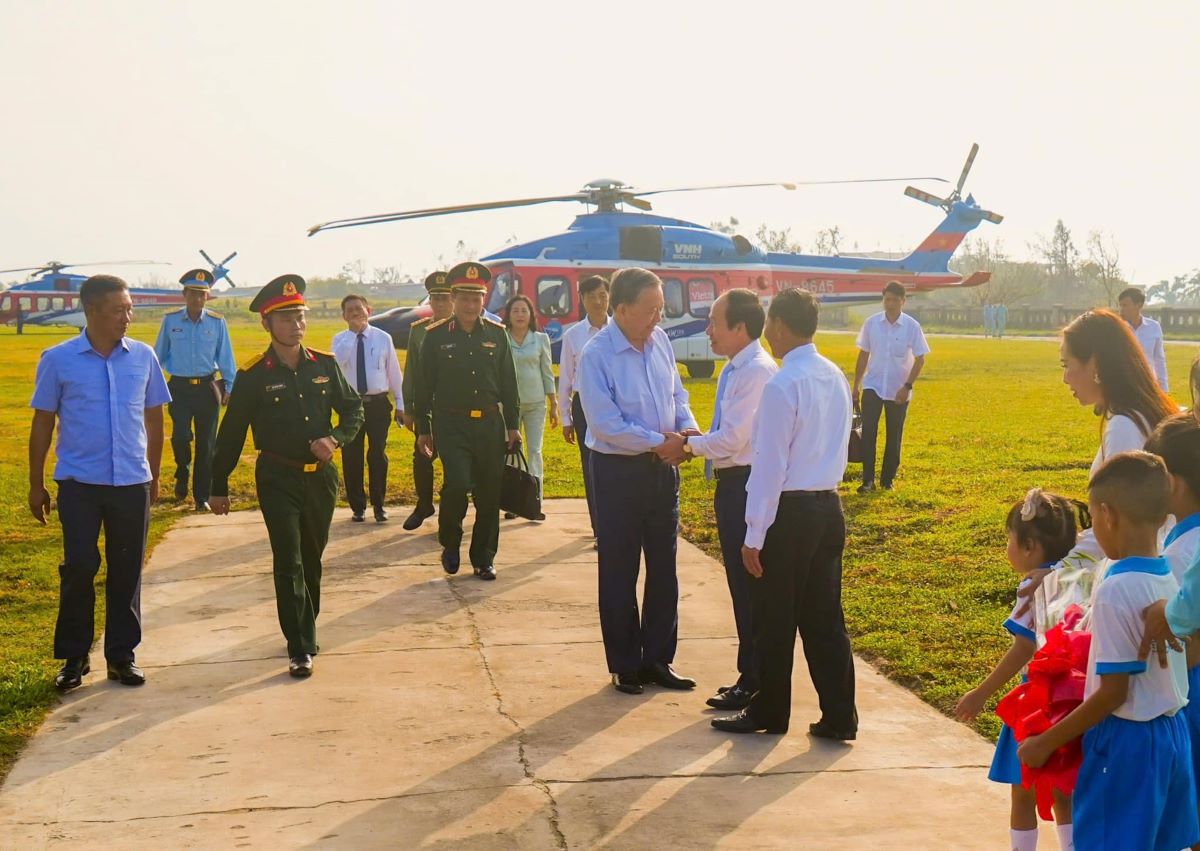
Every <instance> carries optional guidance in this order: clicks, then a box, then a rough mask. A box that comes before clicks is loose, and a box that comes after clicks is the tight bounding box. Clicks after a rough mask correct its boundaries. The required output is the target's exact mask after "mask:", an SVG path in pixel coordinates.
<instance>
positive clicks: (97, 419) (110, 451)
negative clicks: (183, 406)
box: [29, 331, 171, 486]
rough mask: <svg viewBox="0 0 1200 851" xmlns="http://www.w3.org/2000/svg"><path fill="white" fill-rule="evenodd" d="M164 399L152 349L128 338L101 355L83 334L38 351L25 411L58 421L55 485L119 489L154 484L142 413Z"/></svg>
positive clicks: (164, 388)
mask: <svg viewBox="0 0 1200 851" xmlns="http://www.w3.org/2000/svg"><path fill="white" fill-rule="evenodd" d="M170 401H171V393H170V391H169V390H167V382H166V381H165V380H164V379H163V374H162V368H161V367H160V366H159V363H158V357H157V356H155V354H154V349H152V348H151V347H150V346H147V345H146V344H145V343H141V342H138V341H137V340H130V339H129V338H127V337H126V338H122V340H121V342H120V343H119V344H118V345H117V346H116V348H114V349H113V350H112V352H111V354H109V356H108V357H104V356H103V355H101V354H100V353H99V352H97V351H96V350H95V349H94V348H93V347H92V343H91V340H89V339H88V336H87V331H81V332H80V333H79V336H78V337H73V338H72V339H70V340H67V341H65V342H63V343H59V344H58V345H57V346H52V347H51V348H49V349H46V351H44V352H42V357H41V360H40V361H38V367H37V379H36V381H35V383H34V388H33V399H32V400H31V401H30V403H29V406H30V407H31V408H35V409H36V410H39V411H48V412H50V413H52V414H55V415H56V416H57V417H58V443H57V445H56V446H55V451H56V454H57V456H58V463H57V465H56V466H55V468H54V478H55V480H56V481H62V480H64V479H74V480H75V481H77V482H83V483H85V484H92V485H113V486H123V485H137V484H142V483H144V482H148V481H150V479H151V478H152V476H151V474H150V462H149V461H148V460H147V459H146V446H147V438H146V422H145V411H146V409H147V408H157V407H159V406H161V405H165V404H166V403H167V402H170Z"/></svg>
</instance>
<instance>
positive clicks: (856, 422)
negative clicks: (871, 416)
mask: <svg viewBox="0 0 1200 851" xmlns="http://www.w3.org/2000/svg"><path fill="white" fill-rule="evenodd" d="M862 420H863V418H862V409H861V408H860V407H858V405H855V406H854V414H853V415H852V416H851V417H850V443H849V445H848V446H847V447H846V463H847V464H861V463H862V460H863V445H862Z"/></svg>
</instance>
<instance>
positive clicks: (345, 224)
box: [308, 192, 589, 236]
mask: <svg viewBox="0 0 1200 851" xmlns="http://www.w3.org/2000/svg"><path fill="white" fill-rule="evenodd" d="M588 197H589V196H588V195H587V194H586V193H583V192H575V193H572V194H570V195H548V196H546V197H543V198H514V199H512V200H509V201H485V202H482V203H478V204H456V205H454V206H451V207H430V208H428V209H425V210H407V211H405V212H401V213H380V214H378V215H374V216H357V217H355V218H352V219H335V220H334V221H331V222H322V223H321V224H319V225H313V226H312V227H311V228H309V229H308V235H309V236H312V235H314V234H316V233H319V232H320V231H323V230H336V229H338V228H352V227H358V226H359V225H375V224H380V223H381V222H403V221H408V220H409V219H427V218H432V217H433V216H448V215H450V214H451V213H475V212H478V211H480V210H501V209H505V208H509V207H530V206H533V205H534V204H551V203H554V202H556V201H586V200H588Z"/></svg>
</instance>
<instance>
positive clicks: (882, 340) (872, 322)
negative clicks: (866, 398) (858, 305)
mask: <svg viewBox="0 0 1200 851" xmlns="http://www.w3.org/2000/svg"><path fill="white" fill-rule="evenodd" d="M857 345H858V347H859V348H860V349H862V350H863V351H864V352H866V353H867V354H869V355H870V358H869V359H868V361H867V374H866V376H865V377H864V378H863V384H862V386H863V389H865V390H874V391H875V392H876V393H877V394H879V398H880V399H883V400H885V401H888V402H894V401H896V393H898V392H899V390H900V388H901V387H903V386H904V385H905V383H906V382H907V381H908V376H909V374H910V373H911V372H912V368H913V363H914V362H915V361H916V359H917V358H918V357H921V356H922V355H927V354H929V343H927V342H926V341H925V332H924V331H922V330H921V323H919V322H917V320H915V319H913V318H912V317H911V316H909V315H908V314H907V313H901V314H900V318H899V319H897V320H896V321H895V322H894V323H893V322H888V319H887V314H886V313H884V312H880V313H876V314H875V315H874V316H871V317H869V318H868V319H867V321H866V322H864V323H863V324H862V328H861V329H860V330H859V332H858V341H857Z"/></svg>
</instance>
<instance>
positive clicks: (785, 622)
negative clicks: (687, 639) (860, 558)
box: [747, 491, 858, 730]
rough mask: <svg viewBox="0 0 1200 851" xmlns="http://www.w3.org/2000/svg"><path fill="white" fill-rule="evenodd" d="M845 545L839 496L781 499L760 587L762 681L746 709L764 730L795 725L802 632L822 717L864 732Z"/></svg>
mask: <svg viewBox="0 0 1200 851" xmlns="http://www.w3.org/2000/svg"><path fill="white" fill-rule="evenodd" d="M845 547H846V521H845V518H844V517H843V516H842V504H841V501H840V500H839V499H838V496H837V494H836V493H834V492H832V491H826V492H822V493H806V494H803V495H798V496H784V497H782V498H781V499H780V501H779V510H778V512H777V513H776V515H775V522H774V523H772V524H771V528H770V529H768V530H767V539H766V542H765V543H764V544H763V548H762V554H761V560H762V565H763V575H762V578H761V579H758V580H756V581H754V582H753V588H754V637H755V649H756V650H757V651H758V656H759V662H760V668H759V672H760V678H761V683H760V688H759V692H758V694H757V695H756V696H755V698H754V701H753V702H752V703H751V704H750V707H749V709H748V710H747V711H748V712H749V714H750V716H751V717H752V718H753V719H754V720H755V721H758V722H759V723H761V724H767V725H770V726H772V727H776V726H778V727H783V728H786V727H787V725H788V720H789V718H790V717H791V711H792V660H793V657H794V655H795V648H796V632H797V631H799V633H800V641H801V642H802V644H803V645H804V658H805V659H806V660H808V672H809V676H810V677H811V678H812V683H813V686H814V687H815V688H816V690H817V697H818V698H819V700H820V704H821V717H822V718H823V719H824V720H826V721H828V722H829V723H830V724H832V725H833V726H834V727H835V728H836V729H838V730H855V729H857V728H858V715H857V713H856V711H855V708H854V656H853V655H852V654H851V652H850V638H849V636H848V635H847V634H846V622H845V619H844V618H843V616H842V552H843V550H844V549H845Z"/></svg>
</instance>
